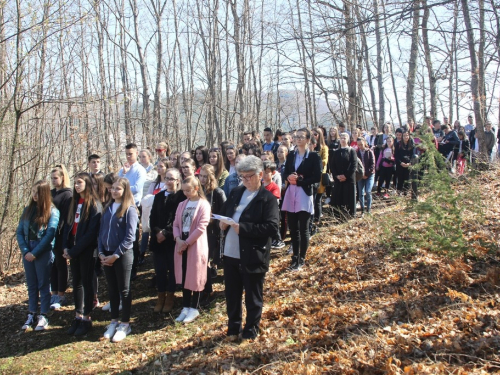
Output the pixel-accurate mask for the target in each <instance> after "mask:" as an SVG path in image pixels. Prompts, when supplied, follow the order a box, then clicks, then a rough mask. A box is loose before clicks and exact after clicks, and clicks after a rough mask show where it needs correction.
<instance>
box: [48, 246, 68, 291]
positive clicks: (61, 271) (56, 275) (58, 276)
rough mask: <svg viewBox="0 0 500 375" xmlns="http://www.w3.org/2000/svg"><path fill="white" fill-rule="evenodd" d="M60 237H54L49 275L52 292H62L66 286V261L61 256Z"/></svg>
mask: <svg viewBox="0 0 500 375" xmlns="http://www.w3.org/2000/svg"><path fill="white" fill-rule="evenodd" d="M62 255H63V249H62V239H61V238H60V237H56V243H55V246H54V263H52V269H51V275H50V289H51V291H52V292H53V293H56V292H60V293H64V292H65V291H66V289H67V288H68V276H69V275H68V263H67V261H66V258H63V256H62Z"/></svg>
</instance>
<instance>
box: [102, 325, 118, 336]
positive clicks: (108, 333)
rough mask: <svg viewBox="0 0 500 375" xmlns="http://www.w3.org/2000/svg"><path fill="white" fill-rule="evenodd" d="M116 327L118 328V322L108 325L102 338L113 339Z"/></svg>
mask: <svg viewBox="0 0 500 375" xmlns="http://www.w3.org/2000/svg"><path fill="white" fill-rule="evenodd" d="M117 327H118V322H111V323H109V325H108V326H107V327H106V332H104V338H105V339H110V338H111V337H113V336H114V335H115V333H116V328H117Z"/></svg>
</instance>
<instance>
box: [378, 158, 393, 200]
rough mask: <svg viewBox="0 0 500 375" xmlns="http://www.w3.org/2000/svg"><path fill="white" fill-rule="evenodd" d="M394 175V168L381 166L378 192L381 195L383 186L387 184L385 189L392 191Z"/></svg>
mask: <svg viewBox="0 0 500 375" xmlns="http://www.w3.org/2000/svg"><path fill="white" fill-rule="evenodd" d="M393 173H394V167H384V166H382V165H381V166H380V170H379V175H380V177H379V180H378V188H377V192H378V193H380V191H381V190H382V185H384V183H385V188H386V189H390V188H391V177H392V174H393Z"/></svg>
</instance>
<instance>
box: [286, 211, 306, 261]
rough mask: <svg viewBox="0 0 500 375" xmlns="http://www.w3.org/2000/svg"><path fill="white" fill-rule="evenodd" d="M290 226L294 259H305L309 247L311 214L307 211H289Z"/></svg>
mask: <svg viewBox="0 0 500 375" xmlns="http://www.w3.org/2000/svg"><path fill="white" fill-rule="evenodd" d="M287 218H288V228H289V229H290V237H291V238H292V248H293V257H292V259H298V258H299V255H300V259H302V260H304V259H305V258H306V252H307V249H308V248H309V222H310V221H311V214H310V213H309V212H307V211H299V212H287Z"/></svg>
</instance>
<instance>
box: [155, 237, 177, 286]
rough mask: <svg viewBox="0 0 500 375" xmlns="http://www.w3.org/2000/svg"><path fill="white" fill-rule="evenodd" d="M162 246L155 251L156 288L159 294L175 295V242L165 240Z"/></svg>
mask: <svg viewBox="0 0 500 375" xmlns="http://www.w3.org/2000/svg"><path fill="white" fill-rule="evenodd" d="M153 236H154V234H153ZM160 246H161V247H160V248H159V249H158V250H155V251H153V262H154V267H155V277H156V288H157V289H158V292H159V293H163V292H172V293H174V292H175V289H176V283H175V265H174V253H175V242H173V241H170V240H165V241H163V242H162V243H161V244H160Z"/></svg>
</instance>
